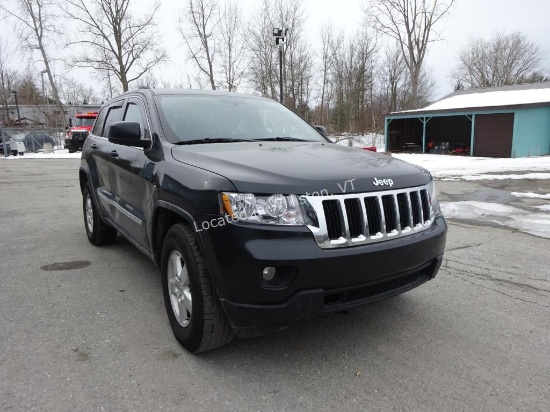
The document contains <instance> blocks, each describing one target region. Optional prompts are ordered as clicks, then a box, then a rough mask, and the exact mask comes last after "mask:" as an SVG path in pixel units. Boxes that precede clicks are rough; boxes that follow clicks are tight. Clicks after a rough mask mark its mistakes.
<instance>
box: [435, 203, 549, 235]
mask: <svg viewBox="0 0 550 412" xmlns="http://www.w3.org/2000/svg"><path fill="white" fill-rule="evenodd" d="M441 211H442V212H443V215H444V216H445V217H447V218H449V219H463V220H481V221H487V222H492V223H496V224H498V225H500V226H505V227H509V228H512V229H517V230H519V231H521V232H525V233H530V234H532V235H535V236H540V237H545V238H548V239H550V215H548V214H543V213H530V212H527V211H524V210H522V209H518V208H515V207H512V206H507V205H501V204H498V203H487V202H477V201H465V202H443V203H441Z"/></svg>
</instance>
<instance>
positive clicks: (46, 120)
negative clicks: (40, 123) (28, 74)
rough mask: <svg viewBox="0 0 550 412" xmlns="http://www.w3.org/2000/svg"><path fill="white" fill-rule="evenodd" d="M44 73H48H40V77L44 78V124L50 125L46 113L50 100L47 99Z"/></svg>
mask: <svg viewBox="0 0 550 412" xmlns="http://www.w3.org/2000/svg"><path fill="white" fill-rule="evenodd" d="M44 73H47V71H46V70H42V71H41V72H40V77H41V78H42V96H43V97H44V120H45V122H44V123H48V114H47V113H46V108H47V106H48V98H47V97H46V91H45V90H46V89H45V88H44Z"/></svg>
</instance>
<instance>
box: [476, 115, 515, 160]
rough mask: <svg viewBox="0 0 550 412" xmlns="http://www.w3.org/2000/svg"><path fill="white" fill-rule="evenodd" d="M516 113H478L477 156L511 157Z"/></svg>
mask: <svg viewBox="0 0 550 412" xmlns="http://www.w3.org/2000/svg"><path fill="white" fill-rule="evenodd" d="M513 134H514V113H502V114H478V115H476V129H475V143H474V155H475V156H488V157H511V154H512V136H513Z"/></svg>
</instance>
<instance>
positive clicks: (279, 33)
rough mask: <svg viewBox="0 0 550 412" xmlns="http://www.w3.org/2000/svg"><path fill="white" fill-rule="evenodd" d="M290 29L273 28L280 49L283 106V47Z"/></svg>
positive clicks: (281, 98) (280, 91)
mask: <svg viewBox="0 0 550 412" xmlns="http://www.w3.org/2000/svg"><path fill="white" fill-rule="evenodd" d="M287 33H288V29H279V28H278V27H274V28H273V37H275V45H276V46H277V47H278V48H279V98H280V101H281V104H283V103H284V98H283V45H284V44H285V42H286V35H287Z"/></svg>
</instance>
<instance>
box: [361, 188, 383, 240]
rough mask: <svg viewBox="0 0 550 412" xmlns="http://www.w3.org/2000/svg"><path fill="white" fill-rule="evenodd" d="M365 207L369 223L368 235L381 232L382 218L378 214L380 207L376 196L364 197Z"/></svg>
mask: <svg viewBox="0 0 550 412" xmlns="http://www.w3.org/2000/svg"><path fill="white" fill-rule="evenodd" d="M365 209H366V211H367V221H368V224H369V236H374V235H376V234H377V233H380V232H382V218H381V216H380V207H379V206H378V198H377V197H366V198H365Z"/></svg>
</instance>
